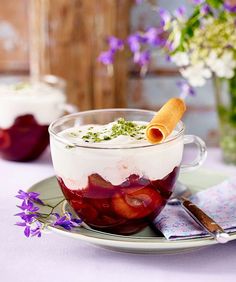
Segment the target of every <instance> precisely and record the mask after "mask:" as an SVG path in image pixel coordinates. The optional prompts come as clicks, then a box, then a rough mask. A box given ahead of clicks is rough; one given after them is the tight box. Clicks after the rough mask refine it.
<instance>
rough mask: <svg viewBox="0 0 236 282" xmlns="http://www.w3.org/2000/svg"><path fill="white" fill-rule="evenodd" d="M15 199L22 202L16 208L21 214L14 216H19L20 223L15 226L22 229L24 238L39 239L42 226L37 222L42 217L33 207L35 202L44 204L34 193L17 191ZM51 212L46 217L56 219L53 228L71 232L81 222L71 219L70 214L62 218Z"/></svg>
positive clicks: (36, 208)
mask: <svg viewBox="0 0 236 282" xmlns="http://www.w3.org/2000/svg"><path fill="white" fill-rule="evenodd" d="M16 197H17V198H18V199H20V200H22V203H21V205H19V206H17V207H18V208H19V209H21V210H22V212H20V213H17V214H15V216H19V217H20V218H21V220H22V221H21V222H16V224H15V225H17V226H19V227H24V234H25V236H26V237H35V236H37V237H41V235H42V232H41V231H42V229H43V227H44V224H43V223H41V222H40V221H39V220H40V217H41V216H42V215H41V214H40V213H39V212H38V211H39V208H38V207H37V206H35V202H37V203H38V204H41V205H45V204H44V203H43V202H42V201H41V200H40V199H39V198H38V197H39V194H38V193H35V192H30V193H26V192H24V191H22V190H19V191H18V195H16ZM52 211H53V207H52ZM52 211H51V213H49V214H48V217H49V216H51V215H54V216H55V217H56V220H55V222H54V223H52V225H53V226H61V227H63V228H64V229H66V230H71V229H72V228H73V227H77V226H79V225H80V224H81V222H82V221H81V220H80V219H77V218H72V215H71V213H66V214H65V215H64V216H62V217H60V215H59V214H57V213H52ZM44 218H45V215H44Z"/></svg>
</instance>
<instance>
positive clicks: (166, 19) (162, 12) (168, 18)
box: [159, 8, 171, 26]
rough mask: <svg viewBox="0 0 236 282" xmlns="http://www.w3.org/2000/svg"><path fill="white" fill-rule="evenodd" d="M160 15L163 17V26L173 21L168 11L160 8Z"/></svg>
mask: <svg viewBox="0 0 236 282" xmlns="http://www.w3.org/2000/svg"><path fill="white" fill-rule="evenodd" d="M159 15H160V17H161V23H160V24H161V26H165V25H166V24H168V23H169V22H170V21H171V15H170V13H169V12H168V11H167V10H166V9H163V8H160V9H159Z"/></svg>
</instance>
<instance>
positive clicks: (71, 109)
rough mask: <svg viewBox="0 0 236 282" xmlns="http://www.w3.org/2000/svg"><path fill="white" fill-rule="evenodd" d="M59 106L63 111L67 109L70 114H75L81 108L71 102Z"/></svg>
mask: <svg viewBox="0 0 236 282" xmlns="http://www.w3.org/2000/svg"><path fill="white" fill-rule="evenodd" d="M59 107H60V109H61V110H62V111H65V112H67V113H68V114H74V113H77V112H78V111H79V109H78V108H77V107H76V106H75V105H73V104H70V103H65V104H61V105H60V106H59Z"/></svg>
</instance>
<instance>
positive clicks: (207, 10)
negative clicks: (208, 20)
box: [200, 4, 211, 15]
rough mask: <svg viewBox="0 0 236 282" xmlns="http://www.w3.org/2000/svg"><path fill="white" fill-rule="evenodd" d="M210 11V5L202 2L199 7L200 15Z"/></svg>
mask: <svg viewBox="0 0 236 282" xmlns="http://www.w3.org/2000/svg"><path fill="white" fill-rule="evenodd" d="M210 12H211V9H210V6H209V5H208V4H204V5H202V6H201V8H200V13H201V14H202V15H207V14H209V13H210Z"/></svg>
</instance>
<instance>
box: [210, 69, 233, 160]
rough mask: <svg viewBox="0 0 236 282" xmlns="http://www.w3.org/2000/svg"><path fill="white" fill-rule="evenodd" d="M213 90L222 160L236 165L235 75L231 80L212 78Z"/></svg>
mask: <svg viewBox="0 0 236 282" xmlns="http://www.w3.org/2000/svg"><path fill="white" fill-rule="evenodd" d="M214 88H215V96H216V106H217V112H218V120H219V132H220V147H221V149H222V153H223V159H224V161H225V163H229V164H235V165H236V75H234V77H233V78H231V79H221V78H217V77H214Z"/></svg>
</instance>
